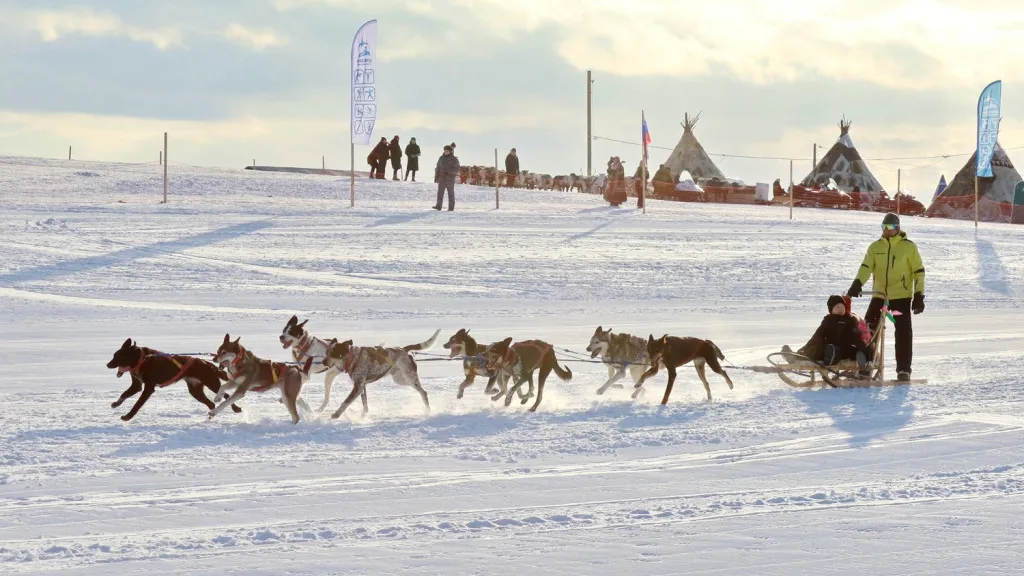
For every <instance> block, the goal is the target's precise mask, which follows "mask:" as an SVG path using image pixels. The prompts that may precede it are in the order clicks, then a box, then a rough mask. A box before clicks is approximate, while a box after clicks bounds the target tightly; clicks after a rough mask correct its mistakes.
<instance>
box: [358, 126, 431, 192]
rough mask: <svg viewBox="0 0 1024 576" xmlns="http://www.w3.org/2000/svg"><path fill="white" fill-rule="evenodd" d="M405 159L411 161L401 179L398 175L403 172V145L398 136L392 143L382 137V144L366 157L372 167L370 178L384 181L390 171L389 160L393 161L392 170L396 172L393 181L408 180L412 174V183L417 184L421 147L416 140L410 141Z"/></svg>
mask: <svg viewBox="0 0 1024 576" xmlns="http://www.w3.org/2000/svg"><path fill="white" fill-rule="evenodd" d="M405 157H406V158H408V159H409V160H408V163H407V166H406V169H405V175H404V176H403V177H402V178H399V177H398V174H399V172H401V171H402V144H401V142H400V141H399V138H398V136H397V135H396V136H395V137H394V138H392V139H391V142H388V139H387V138H386V137H384V136H381V137H380V142H378V143H377V145H376V146H374V148H373V150H372V151H371V152H370V155H369V156H367V157H366V162H367V163H368V164H369V165H370V177H371V178H377V179H378V180H383V179H384V173H385V171H387V169H388V160H391V169H392V170H393V171H394V175H393V176H392V178H391V179H392V180H396V181H397V180H408V179H409V175H410V174H411V175H412V181H413V182H415V181H416V172H418V171H419V169H420V145H419V144H417V143H416V139H415V138H410V139H409V144H408V145H406V147H405Z"/></svg>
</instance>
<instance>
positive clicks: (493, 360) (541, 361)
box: [486, 337, 572, 412]
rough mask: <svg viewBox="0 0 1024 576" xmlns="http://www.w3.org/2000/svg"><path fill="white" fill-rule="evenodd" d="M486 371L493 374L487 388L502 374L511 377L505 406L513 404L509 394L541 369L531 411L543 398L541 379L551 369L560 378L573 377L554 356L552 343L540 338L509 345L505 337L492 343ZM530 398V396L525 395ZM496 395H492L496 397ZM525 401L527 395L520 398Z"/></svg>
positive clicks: (509, 340) (509, 342) (542, 380)
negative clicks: (512, 382)
mask: <svg viewBox="0 0 1024 576" xmlns="http://www.w3.org/2000/svg"><path fill="white" fill-rule="evenodd" d="M486 356H487V371H488V372H491V373H492V374H494V375H493V376H491V380H490V382H488V383H487V387H488V388H490V387H491V386H492V385H493V384H494V381H495V380H496V379H498V378H500V377H503V376H504V375H506V374H507V375H508V376H509V377H512V378H514V382H515V383H514V384H513V385H512V388H510V389H509V390H508V393H506V394H505V406H508V405H510V404H512V395H513V393H515V392H516V391H517V390H519V387H520V386H522V385H523V384H525V383H526V382H531V383H532V381H533V371H534V370H540V371H539V372H538V374H537V400H536V401H535V402H534V403H533V406H532V407H531V408H530V412H536V410H537V407H538V406H540V401H541V400H542V399H543V397H544V381H545V380H547V378H548V375H549V374H550V373H551V371H552V370H554V371H555V374H557V375H558V377H559V378H560V379H562V380H565V381H568V380H570V379H572V370H569V369H568V368H562V367H561V366H559V365H558V360H557V359H556V358H555V351H554V349H553V348H552V347H551V344H548V343H547V342H544V341H542V340H523V341H522V342H516V343H515V344H512V338H511V337H509V338H505V339H504V340H502V341H501V342H495V343H494V344H492V345H491V346H490V347H489V348H488V350H487V354H486ZM527 398H529V396H527ZM496 399H497V398H495V400H496ZM523 403H524V404H525V403H526V398H524V399H523Z"/></svg>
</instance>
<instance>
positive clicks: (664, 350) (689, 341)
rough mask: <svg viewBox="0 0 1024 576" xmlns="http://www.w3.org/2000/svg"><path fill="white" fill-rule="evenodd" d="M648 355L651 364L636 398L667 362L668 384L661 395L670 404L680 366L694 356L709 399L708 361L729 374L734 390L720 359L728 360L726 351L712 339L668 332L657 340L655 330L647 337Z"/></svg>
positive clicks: (723, 372)
mask: <svg viewBox="0 0 1024 576" xmlns="http://www.w3.org/2000/svg"><path fill="white" fill-rule="evenodd" d="M647 355H648V357H650V359H651V368H650V370H648V371H647V372H644V374H643V376H641V377H640V380H639V381H638V382H637V383H636V390H634V391H633V398H636V397H637V395H638V394H640V389H641V388H642V387H643V385H644V381H645V380H647V379H648V378H650V377H651V376H654V375H655V374H657V373H658V367H659V366H664V367H665V368H667V369H668V384H667V385H666V386H665V397H664V398H662V399H661V404H662V406H664V405H665V404H668V397H669V395H670V394H672V385H673V384H674V383H675V381H676V368H678V367H680V366H682V365H684V364H686V363H687V362H690V361H691V360H692V361H693V367H694V368H696V369H697V376H699V377H700V381H701V382H703V383H704V389H705V390H707V393H708V401H709V402H710V401H711V386H710V385H709V384H708V379H707V378H705V377H704V365H705V364H707V365H708V366H711V369H712V370H714V371H715V372H716V373H718V374H721V375H722V376H723V377H725V381H726V383H728V384H729V389H730V390H732V380H731V379H730V378H729V375H728V374H726V373H725V370H724V369H722V365H721V364H719V363H718V361H719V360H725V354H722V351H721V350H719V349H718V346H715V343H714V342H712V341H711V340H701V339H700V338H690V337H685V338H678V337H676V336H669V335H668V334H665V335H664V336H662V337H661V338H658V339H657V340H655V339H654V335H653V334H651V335H649V336H648V337H647Z"/></svg>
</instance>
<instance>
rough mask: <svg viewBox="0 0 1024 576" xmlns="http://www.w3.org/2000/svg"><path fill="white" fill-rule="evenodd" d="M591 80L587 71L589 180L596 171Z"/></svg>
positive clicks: (590, 74)
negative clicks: (593, 153) (594, 163)
mask: <svg viewBox="0 0 1024 576" xmlns="http://www.w3.org/2000/svg"><path fill="white" fill-rule="evenodd" d="M591 78H592V72H591V71H590V70H587V178H589V177H591V176H593V175H594V169H593V163H592V158H593V156H592V155H591V152H592V145H593V141H594V139H593V133H592V131H591V126H592V124H591V120H592V119H593V106H592V104H593V101H594V91H593V86H592V85H593V83H594V81H593V80H592V79H591Z"/></svg>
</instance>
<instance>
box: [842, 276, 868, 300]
mask: <svg viewBox="0 0 1024 576" xmlns="http://www.w3.org/2000/svg"><path fill="white" fill-rule="evenodd" d="M861 286H862V285H861V283H860V280H854V281H853V284H850V289H849V290H847V291H846V295H847V296H849V297H850V298H860V295H861V294H863V293H864V291H863V290H861Z"/></svg>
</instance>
